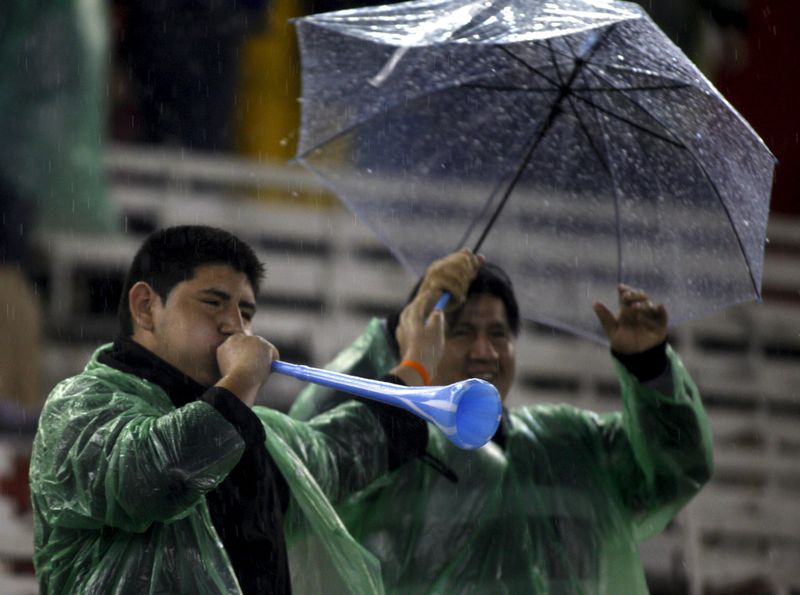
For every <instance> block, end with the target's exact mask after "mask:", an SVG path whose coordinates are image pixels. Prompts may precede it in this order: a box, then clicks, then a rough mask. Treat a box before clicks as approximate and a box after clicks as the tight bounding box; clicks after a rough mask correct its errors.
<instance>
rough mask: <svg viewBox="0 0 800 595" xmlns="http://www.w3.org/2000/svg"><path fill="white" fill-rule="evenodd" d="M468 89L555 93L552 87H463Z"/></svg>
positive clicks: (470, 85) (477, 85)
mask: <svg viewBox="0 0 800 595" xmlns="http://www.w3.org/2000/svg"><path fill="white" fill-rule="evenodd" d="M461 86H462V87H464V88H467V89H482V90H485V91H531V92H536V93H553V92H554V90H553V88H552V87H548V88H541V89H539V88H535V87H512V86H511V85H481V84H480V83H470V84H467V85H461Z"/></svg>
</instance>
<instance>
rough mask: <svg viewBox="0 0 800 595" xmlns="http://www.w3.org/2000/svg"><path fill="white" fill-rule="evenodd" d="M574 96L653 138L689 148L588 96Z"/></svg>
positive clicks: (681, 147)
mask: <svg viewBox="0 0 800 595" xmlns="http://www.w3.org/2000/svg"><path fill="white" fill-rule="evenodd" d="M573 97H575V98H576V99H579V100H580V101H583V102H584V103H586V104H588V105H590V106H591V107H593V108H594V109H596V110H598V111H601V112H603V113H604V114H606V115H608V116H611V117H612V118H615V119H617V120H619V121H620V122H625V123H626V124H627V125H628V126H631V127H632V128H635V129H637V130H639V131H640V132H644V133H645V134H649V135H650V136H652V137H653V138H657V139H659V140H661V141H664V142H665V143H668V144H670V145H674V146H676V147H678V148H680V149H686V148H687V147H686V145H685V144H683V143H682V142H680V141H676V140H673V139H671V138H669V137H666V136H664V135H662V134H659V133H658V132H656V131H654V130H650V129H649V128H647V127H646V126H643V125H641V124H639V123H637V122H634V121H633V120H630V119H629V118H626V117H625V116H622V115H620V114H616V113H614V112H612V111H611V110H609V109H607V108H604V107H601V106H600V105H598V104H597V103H595V102H594V101H592V100H590V99H587V98H586V97H581V96H580V95H575V94H573Z"/></svg>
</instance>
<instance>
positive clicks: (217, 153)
mask: <svg viewBox="0 0 800 595" xmlns="http://www.w3.org/2000/svg"><path fill="white" fill-rule="evenodd" d="M363 4H364V3H361V4H355V3H352V2H347V1H346V0H344V1H342V0H321V1H317V0H238V1H237V2H235V3H234V2H226V1H223V0H173V1H172V2H167V1H166V0H108V1H104V0H4V2H3V8H2V9H1V10H0V215H1V217H0V226H2V230H1V231H0V594H3V595H6V594H9V595H10V594H23V593H36V591H37V589H36V583H35V579H34V577H33V566H32V563H31V553H32V547H33V546H32V521H31V517H30V503H29V494H28V489H27V465H28V457H29V454H30V447H31V442H32V439H33V434H34V432H35V428H36V418H37V412H38V410H39V409H40V408H41V405H42V403H43V401H44V398H45V397H46V395H47V393H48V392H49V391H50V389H51V388H52V387H53V385H54V384H55V383H56V382H58V381H59V380H61V379H63V378H65V377H67V376H69V375H72V374H74V373H76V372H77V371H79V370H80V369H81V368H82V367H83V365H84V364H85V362H86V359H87V357H88V356H89V354H90V353H91V352H92V351H93V350H94V349H95V347H96V346H97V345H98V344H100V343H102V342H106V341H110V340H111V339H112V338H113V336H114V333H115V329H116V321H115V311H116V306H117V302H118V300H119V294H120V289H121V286H122V283H123V277H124V274H125V270H126V267H127V265H128V263H129V262H130V260H131V258H132V256H133V254H134V252H135V250H136V248H137V247H138V245H139V244H140V243H141V241H142V239H143V238H144V236H145V235H146V234H147V233H149V232H150V231H153V230H155V229H157V228H159V227H162V226H167V225H173V224H181V223H204V224H211V225H216V226H221V227H225V228H227V229H229V230H231V231H233V232H234V233H237V234H239V235H240V236H242V237H243V238H244V239H246V240H248V241H250V242H252V244H253V245H254V246H255V247H256V248H257V250H258V252H259V254H260V256H261V258H262V260H264V261H265V262H266V264H267V270H268V277H267V282H266V284H265V287H264V289H263V292H262V295H261V296H260V297H259V312H258V315H257V318H256V321H255V326H256V332H258V333H260V334H263V335H264V336H265V337H267V338H268V339H270V340H271V341H272V342H273V343H275V344H276V345H277V346H278V348H279V349H280V351H281V354H282V358H283V359H285V360H287V361H296V362H301V363H309V364H312V365H323V364H324V363H325V362H326V361H327V360H328V359H329V358H330V357H331V356H332V355H334V354H335V353H336V352H337V351H338V349H339V348H341V347H342V346H344V345H346V344H348V343H349V341H350V340H351V339H353V338H355V337H356V336H357V335H358V334H359V332H360V331H361V329H362V328H363V326H364V325H365V324H366V322H367V321H368V320H369V318H370V317H371V316H373V315H376V314H385V313H387V312H390V311H392V310H393V309H396V308H398V307H399V306H400V305H401V304H402V300H403V298H404V296H405V295H406V293H407V291H408V290H409V289H410V287H411V286H412V285H413V282H414V280H413V279H412V278H411V277H410V276H409V275H408V274H407V273H406V272H405V271H403V270H402V269H401V268H400V266H399V265H398V264H397V262H396V261H395V260H394V259H393V257H392V256H391V255H390V254H389V253H388V252H387V251H386V250H385V248H383V246H382V244H380V242H378V241H377V240H376V239H375V238H374V236H373V235H372V233H371V232H370V231H369V230H368V229H366V228H364V227H363V226H361V225H359V223H358V222H357V221H355V220H354V219H353V217H352V215H349V214H348V213H347V212H346V211H345V210H344V209H343V208H342V207H341V206H340V205H339V203H338V202H337V201H336V199H335V198H333V197H332V196H330V195H329V194H328V193H326V192H325V190H324V189H323V188H321V187H320V186H319V185H318V183H317V182H316V181H315V180H314V179H313V178H312V177H310V176H309V175H307V174H306V173H305V172H304V171H303V170H301V169H300V168H299V167H297V166H294V165H289V164H287V160H288V159H290V158H291V157H292V156H293V154H294V149H295V146H296V141H297V137H296V131H297V127H298V123H299V104H298V101H297V97H298V95H299V91H300V89H299V63H298V54H297V48H296V40H295V37H294V31H293V28H292V26H291V24H289V23H288V19H290V18H291V17H294V16H299V15H303V14H309V13H312V12H321V11H327V10H335V9H340V8H349V7H355V6H361V5H363ZM640 4H642V5H643V6H644V8H645V9H647V10H648V11H649V12H650V14H651V16H652V17H653V18H654V20H656V22H657V23H659V24H660V25H661V27H662V28H663V29H664V30H665V31H666V32H667V34H668V35H670V37H671V38H672V39H673V40H674V41H675V42H676V43H677V44H678V45H680V46H681V47H682V49H684V51H685V52H686V53H687V55H689V56H690V57H691V58H692V59H693V60H694V61H695V62H696V63H697V64H698V66H699V67H700V68H701V69H702V70H703V71H704V72H705V74H706V75H707V76H708V77H709V78H710V79H711V80H712V81H713V82H714V83H715V84H716V85H717V87H718V88H719V89H720V90H721V91H722V93H723V94H724V95H725V96H726V97H727V98H728V100H729V101H730V102H731V103H732V104H733V105H734V107H736V108H737V109H738V110H739V111H740V112H741V113H742V114H743V115H744V117H745V118H746V119H747V120H748V121H749V122H750V123H751V124H752V126H753V127H754V128H755V130H756V131H757V132H758V133H759V134H760V135H761V137H762V138H763V139H764V141H765V142H766V143H767V145H768V146H769V147H770V148H771V149H772V151H773V152H774V153H775V155H776V156H777V158H778V160H779V164H778V167H777V170H776V177H775V185H774V189H773V195H772V207H771V215H770V224H769V229H768V237H769V243H768V245H767V249H766V264H765V270H764V278H763V297H764V301H763V303H762V304H746V305H741V306H737V307H735V308H731V309H728V310H726V311H724V312H721V313H718V314H717V315H715V316H713V317H710V318H707V319H704V320H701V321H698V322H695V323H692V324H690V325H686V326H684V327H681V328H679V329H676V330H675V331H674V333H673V334H672V337H671V341H672V343H673V344H674V345H676V346H677V348H678V349H679V351H680V353H681V355H682V356H683V359H684V361H685V363H686V364H687V367H688V368H689V369H690V370H691V372H692V374H693V376H694V378H695V379H696V381H697V383H698V385H699V387H700V389H701V393H702V395H703V397H704V401H705V403H706V405H707V408H708V412H709V416H710V421H711V426H712V431H713V434H714V443H715V451H716V452H715V456H716V472H715V475H714V477H713V479H712V481H711V483H710V485H709V486H708V487H707V488H706V489H705V490H704V491H703V492H702V493H701V494H700V496H699V497H697V498H696V499H695V500H694V501H692V502H691V503H690V505H689V506H688V507H687V508H686V510H684V511H683V512H682V513H681V514H680V515H679V516H678V517H677V519H676V520H675V521H674V522H673V523H672V524H671V525H670V526H669V527H668V529H667V530H666V531H665V532H664V533H663V534H662V535H660V536H658V537H656V538H654V539H652V540H650V541H648V542H646V543H645V544H643V545H642V555H643V559H644V562H645V566H646V569H647V574H648V581H649V583H650V586H651V591H652V593H653V594H656V595H657V594H664V595H666V594H681V593H690V594H691V595H700V594H701V593H704V594H737V593H742V594H782V595H786V594H789V593H800V507H798V506H797V504H796V503H797V502H798V498H800V431H798V428H800V112H798V110H797V106H798V105H800V71H798V68H797V64H798V63H800V3H798V2H796V1H795V0H641V1H640ZM655 297H657V296H655ZM518 353H519V358H518V374H517V385H516V387H515V390H514V391H512V398H513V402H512V403H511V405H512V406H513V405H521V404H530V403H537V402H566V403H571V404H574V405H577V406H581V407H586V408H590V409H594V410H598V411H607V410H613V409H616V408H618V407H619V402H618V396H617V395H618V392H617V384H616V380H615V376H614V373H613V370H612V368H611V365H610V362H609V358H608V356H607V353H606V350H605V349H604V348H603V347H601V346H598V345H595V344H592V343H589V342H587V341H585V340H581V339H577V338H575V337H572V336H570V335H566V334H563V333H560V332H555V331H553V330H551V329H549V328H546V327H544V326H540V325H536V324H529V325H527V326H526V327H525V328H524V331H523V334H522V337H521V338H520V341H519V344H518ZM300 388H302V385H300V384H299V383H297V382H295V381H293V380H289V379H285V378H279V377H273V379H271V380H270V383H269V386H268V389H269V390H268V391H267V392H265V393H264V394H262V395H261V397H260V399H261V402H262V403H263V404H267V405H270V406H273V407H276V408H278V409H281V410H287V409H288V407H289V405H290V404H291V402H292V399H293V397H294V395H296V394H297V392H298V391H299V390H300Z"/></svg>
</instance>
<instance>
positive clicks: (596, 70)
mask: <svg viewBox="0 0 800 595" xmlns="http://www.w3.org/2000/svg"><path fill="white" fill-rule="evenodd" d="M586 67H587V68H588V69H589V70H590V71H591V72H592V74H595V75H597V76H602V75H603V69H604V68H607V69H609V70H619V71H620V72H622V73H624V74H626V75H627V74H630V73H633V74H638V75H644V76H649V77H652V78H654V79H658V80H663V81H669V82H671V83H675V84H677V85H683V86H686V87H694V86H695V85H692V84H690V83H687V82H685V81H683V80H681V79H679V78H674V77H672V76H667V75H665V74H660V73H657V72H653V71H651V70H645V69H643V68H635V67H632V66H620V65H619V64H606V63H604V62H587V64H586ZM676 74H680V73H676Z"/></svg>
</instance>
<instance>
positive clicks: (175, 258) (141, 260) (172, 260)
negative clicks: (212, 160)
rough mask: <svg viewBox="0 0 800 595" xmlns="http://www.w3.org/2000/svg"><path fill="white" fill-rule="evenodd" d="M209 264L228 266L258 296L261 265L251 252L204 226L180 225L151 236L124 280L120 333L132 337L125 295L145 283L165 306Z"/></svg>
mask: <svg viewBox="0 0 800 595" xmlns="http://www.w3.org/2000/svg"><path fill="white" fill-rule="evenodd" d="M209 264H224V265H228V266H230V267H231V268H233V269H234V270H236V271H239V272H240V273H244V274H245V275H246V276H247V279H248V281H250V285H252V286H253V292H254V293H255V294H256V295H258V289H259V285H260V283H261V280H262V279H263V278H264V265H263V264H262V263H261V261H259V260H258V257H257V256H256V254H255V252H253V249H252V248H251V247H250V246H248V245H247V244H246V243H245V242H243V241H242V240H240V239H239V238H237V237H236V236H235V235H233V234H232V233H229V232H227V231H225V230H223V229H217V228H215V227H206V226H205V225H180V226H177V227H168V228H166V229H161V230H159V231H156V232H153V233H152V234H150V235H149V236H148V237H147V239H146V240H145V241H144V243H143V244H142V246H141V247H140V248H139V250H138V251H137V252H136V256H134V257H133V262H132V263H131V266H130V268H129V269H128V274H127V276H126V277H125V285H124V286H123V288H122V295H121V296H120V300H119V308H118V310H117V318H118V320H119V327H120V332H122V334H123V335H125V336H131V335H132V334H133V319H132V318H131V312H130V308H129V306H128V293H129V292H130V290H131V288H132V287H133V286H134V285H135V284H136V283H138V282H139V281H144V282H145V283H147V284H148V285H150V287H152V288H153V290H154V291H155V292H156V293H157V294H158V295H159V297H160V298H161V300H162V301H164V302H166V300H167V296H168V295H169V292H170V291H172V288H173V287H175V286H176V285H177V284H178V283H180V282H181V281H188V280H190V279H192V277H194V274H195V269H197V267H199V266H203V265H209Z"/></svg>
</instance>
